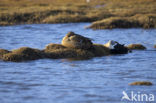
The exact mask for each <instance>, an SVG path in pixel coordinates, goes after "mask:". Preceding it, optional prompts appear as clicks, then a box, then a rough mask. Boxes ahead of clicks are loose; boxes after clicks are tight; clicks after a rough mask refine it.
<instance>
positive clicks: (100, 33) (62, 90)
mask: <svg viewBox="0 0 156 103" xmlns="http://www.w3.org/2000/svg"><path fill="white" fill-rule="evenodd" d="M87 25H89V23H76V24H33V25H17V26H7V27H0V48H3V49H9V50H11V49H16V48H19V47H22V46H28V47H33V48H39V49H43V48H44V47H45V45H47V44H49V43H61V39H62V37H64V36H65V34H66V33H67V32H69V31H74V32H76V33H78V34H81V35H84V36H86V37H90V38H92V39H94V41H93V42H94V43H100V44H104V43H106V42H107V41H108V40H116V41H118V42H119V43H122V44H126V45H127V44H130V43H141V44H143V45H145V46H146V47H147V50H145V51H133V53H129V54H125V55H115V56H104V57H95V58H93V59H90V60H83V61H70V60H66V59H55V60H52V59H40V60H35V61H27V62H21V63H14V62H3V61H0V103H121V102H123V101H121V97H122V96H123V95H122V92H123V91H125V92H127V93H128V95H130V92H131V91H133V92H135V93H138V92H140V93H146V94H154V95H155V96H156V86H155V84H156V70H155V69H156V63H155V61H156V51H155V50H154V48H153V45H154V44H156V39H155V38H156V29H148V30H145V29H112V30H97V31H93V30H91V29H84V27H85V26H87ZM144 80H147V81H151V82H152V83H153V84H154V85H153V86H129V85H128V83H131V82H134V81H144ZM155 101H156V100H155ZM139 103H140V102H139ZM144 103H146V102H144ZM153 103H155V102H153Z"/></svg>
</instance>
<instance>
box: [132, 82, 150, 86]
mask: <svg viewBox="0 0 156 103" xmlns="http://www.w3.org/2000/svg"><path fill="white" fill-rule="evenodd" d="M129 85H145V86H151V85H153V84H152V83H151V82H148V81H137V82H133V83H130V84H129Z"/></svg>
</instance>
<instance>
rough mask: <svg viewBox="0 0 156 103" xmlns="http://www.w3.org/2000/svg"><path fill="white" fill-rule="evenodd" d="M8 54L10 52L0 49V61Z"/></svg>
mask: <svg viewBox="0 0 156 103" xmlns="http://www.w3.org/2000/svg"><path fill="white" fill-rule="evenodd" d="M7 53H10V51H8V50H5V49H0V59H2V57H3V55H4V54H7Z"/></svg>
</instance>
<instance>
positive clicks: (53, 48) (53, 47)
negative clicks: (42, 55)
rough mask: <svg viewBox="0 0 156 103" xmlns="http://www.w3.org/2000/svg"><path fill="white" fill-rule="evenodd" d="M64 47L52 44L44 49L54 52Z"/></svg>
mask: <svg viewBox="0 0 156 103" xmlns="http://www.w3.org/2000/svg"><path fill="white" fill-rule="evenodd" d="M65 48H66V47H65V46H63V45H62V44H54V43H50V44H48V45H47V46H46V47H45V50H46V51H52V50H56V49H65Z"/></svg>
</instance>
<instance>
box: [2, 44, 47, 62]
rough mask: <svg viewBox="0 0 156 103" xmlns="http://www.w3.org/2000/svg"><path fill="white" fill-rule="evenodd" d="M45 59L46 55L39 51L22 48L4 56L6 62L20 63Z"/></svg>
mask: <svg viewBox="0 0 156 103" xmlns="http://www.w3.org/2000/svg"><path fill="white" fill-rule="evenodd" d="M44 57H45V54H44V53H43V52H42V51H40V50H38V49H33V48H29V47H22V48H19V49H15V50H12V52H11V53H7V54H5V55H3V57H2V59H3V60H4V61H14V62H20V61H26V60H36V59H41V58H44Z"/></svg>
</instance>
